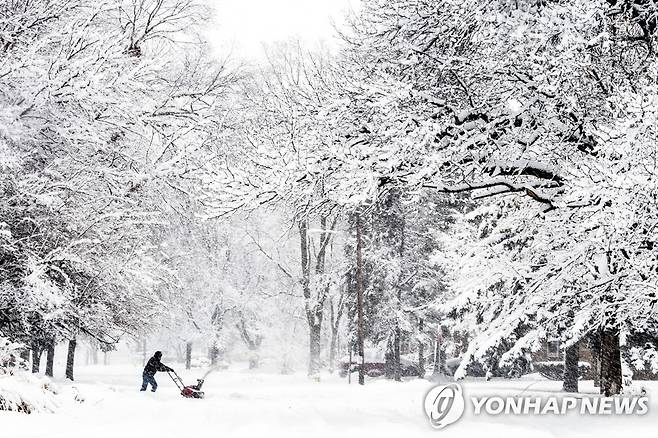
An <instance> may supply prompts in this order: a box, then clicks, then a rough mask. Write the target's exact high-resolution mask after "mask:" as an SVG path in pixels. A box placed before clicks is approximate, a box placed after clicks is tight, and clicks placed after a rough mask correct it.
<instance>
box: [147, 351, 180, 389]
mask: <svg viewBox="0 0 658 438" xmlns="http://www.w3.org/2000/svg"><path fill="white" fill-rule="evenodd" d="M160 359H162V352H161V351H156V352H155V354H154V355H153V357H152V358H150V359H149V361H148V362H147V363H146V366H145V367H144V372H143V373H142V389H140V391H146V387H147V386H148V385H149V384H150V385H151V392H155V390H156V389H158V382H156V381H155V373H157V372H158V371H173V368H169V367H168V366H167V365H165V364H163V363H162V362H160Z"/></svg>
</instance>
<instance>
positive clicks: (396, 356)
mask: <svg viewBox="0 0 658 438" xmlns="http://www.w3.org/2000/svg"><path fill="white" fill-rule="evenodd" d="M400 337H401V333H400V326H399V325H398V324H396V325H395V337H394V338H393V378H394V379H395V381H396V382H401V381H402V366H401V364H400V341H401V340H400Z"/></svg>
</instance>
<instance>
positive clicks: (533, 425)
mask: <svg viewBox="0 0 658 438" xmlns="http://www.w3.org/2000/svg"><path fill="white" fill-rule="evenodd" d="M176 368H177V369H178V368H182V367H181V366H180V365H178V366H176ZM202 373H203V370H199V369H197V370H192V371H190V372H185V371H184V370H183V371H182V372H180V374H181V376H182V377H183V380H184V381H185V382H188V383H192V382H194V381H195V379H196V378H198V377H200V376H201V374H202ZM140 374H141V368H140V367H135V366H88V367H80V368H79V369H78V370H77V376H78V381H77V382H75V384H74V386H75V387H77V388H78V389H79V391H80V393H81V394H82V395H83V396H84V398H85V402H84V403H81V404H77V403H71V404H64V405H62V406H61V407H60V409H58V410H57V411H56V413H54V414H48V413H37V414H31V415H25V414H19V413H11V412H1V413H0V424H2V426H3V431H9V432H10V433H9V436H10V437H11V438H60V437H61V438H64V437H66V438H83V437H84V438H87V437H93V438H105V437H107V438H110V437H111V438H131V437H142V436H143V437H146V436H151V437H158V438H169V437H171V438H174V437H176V438H181V437H215V436H219V437H250V438H251V437H257V436H263V437H264V436H286V437H301V436H305V437H337V436H345V437H350V436H357V434H366V433H367V436H376V437H408V436H410V437H416V436H419V437H420V436H428V437H429V436H437V435H436V434H437V433H440V434H441V436H442V437H477V436H481V435H486V436H487V437H491V438H495V437H506V438H514V437H533V438H541V437H555V436H560V437H561V438H568V437H590V436H597V437H608V436H610V437H612V436H615V437H619V436H621V434H625V435H628V434H629V433H633V434H634V435H637V436H640V434H642V433H644V434H645V436H652V432H653V433H655V425H656V417H655V415H656V412H658V411H657V409H658V403H656V400H651V397H650V400H651V407H650V411H649V414H648V415H645V416H623V417H621V416H617V417H591V416H590V417H581V416H578V415H577V414H574V415H567V416H551V415H548V416H533V415H525V416H524V415H518V416H512V415H500V416H486V415H479V416H474V415H473V414H472V412H470V411H469V409H472V408H471V407H470V406H469V403H467V411H466V412H465V414H464V417H463V418H462V419H461V420H460V421H459V422H457V423H456V424H454V425H451V426H449V427H448V428H446V429H443V430H441V431H440V432H437V431H435V430H433V429H431V428H430V426H429V424H428V422H427V420H426V418H425V416H424V413H423V407H422V406H423V398H424V396H425V393H426V392H427V391H428V390H429V388H430V387H431V386H432V385H433V384H432V383H431V382H428V381H425V380H420V379H412V380H408V381H405V382H403V383H396V382H393V381H388V380H381V379H380V380H368V381H367V382H366V386H365V387H359V386H358V385H356V384H352V385H348V384H347V380H346V379H341V378H339V377H335V376H331V375H328V374H323V375H322V380H321V382H320V383H316V382H311V381H309V380H308V379H307V378H306V377H305V376H304V375H302V374H294V375H287V376H284V375H279V374H268V373H264V372H259V373H253V372H249V371H247V370H246V364H240V365H234V366H233V367H232V368H231V369H230V370H224V371H217V372H215V373H213V374H211V375H210V376H209V377H208V379H207V381H206V383H205V385H204V391H205V393H206V399H204V400H192V399H184V398H182V397H181V396H180V395H179V394H178V391H177V390H176V388H175V387H174V385H173V383H172V382H171V381H170V380H169V378H168V377H167V375H165V374H161V373H159V374H158V375H157V379H158V383H159V384H160V388H159V389H158V391H157V392H156V393H151V392H146V393H143V392H139V391H138V390H137V389H138V387H139V384H140V383H141V378H140ZM57 384H58V385H59V386H60V387H65V386H71V384H70V383H65V382H63V381H58V382H57ZM462 384H463V386H464V393H465V395H466V397H470V396H473V395H477V396H482V395H506V396H509V395H520V394H524V395H551V394H554V393H557V392H558V391H559V390H560V387H561V382H555V381H550V380H542V379H540V378H539V377H537V376H529V377H526V378H524V379H519V380H492V381H489V382H486V381H483V380H477V381H467V382H462ZM644 385H645V386H646V387H647V388H648V390H649V395H651V392H652V391H653V392H655V391H658V382H644ZM583 392H585V393H594V392H595V391H594V388H593V386H592V383H591V382H581V395H582V393H583ZM3 436H7V435H5V434H4V433H3ZM364 436H365V435H364Z"/></svg>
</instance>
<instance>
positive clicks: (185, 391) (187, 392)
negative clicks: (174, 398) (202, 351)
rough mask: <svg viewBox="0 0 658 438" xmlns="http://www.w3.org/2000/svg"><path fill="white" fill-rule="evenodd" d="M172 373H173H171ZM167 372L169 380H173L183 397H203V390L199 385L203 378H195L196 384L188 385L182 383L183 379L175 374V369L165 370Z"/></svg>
mask: <svg viewBox="0 0 658 438" xmlns="http://www.w3.org/2000/svg"><path fill="white" fill-rule="evenodd" d="M172 373H173V375H172ZM167 374H169V377H171V380H173V381H174V383H175V384H176V386H177V387H178V389H180V394H181V395H182V396H183V397H185V398H203V397H204V396H205V394H204V393H203V391H201V386H202V385H203V380H204V379H197V380H196V385H188V386H185V384H184V383H183V379H181V378H180V376H179V375H178V374H176V371H174V370H171V371H167Z"/></svg>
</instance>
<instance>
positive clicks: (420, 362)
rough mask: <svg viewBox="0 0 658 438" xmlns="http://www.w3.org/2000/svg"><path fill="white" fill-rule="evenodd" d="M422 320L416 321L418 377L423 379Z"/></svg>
mask: <svg viewBox="0 0 658 438" xmlns="http://www.w3.org/2000/svg"><path fill="white" fill-rule="evenodd" d="M424 325H425V323H424V321H423V318H420V319H419V320H418V377H419V378H421V379H422V378H423V377H425V343H424V342H423V330H424Z"/></svg>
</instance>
